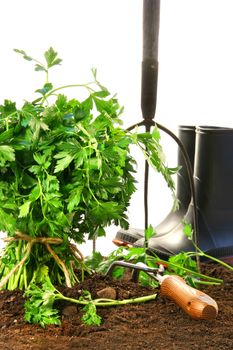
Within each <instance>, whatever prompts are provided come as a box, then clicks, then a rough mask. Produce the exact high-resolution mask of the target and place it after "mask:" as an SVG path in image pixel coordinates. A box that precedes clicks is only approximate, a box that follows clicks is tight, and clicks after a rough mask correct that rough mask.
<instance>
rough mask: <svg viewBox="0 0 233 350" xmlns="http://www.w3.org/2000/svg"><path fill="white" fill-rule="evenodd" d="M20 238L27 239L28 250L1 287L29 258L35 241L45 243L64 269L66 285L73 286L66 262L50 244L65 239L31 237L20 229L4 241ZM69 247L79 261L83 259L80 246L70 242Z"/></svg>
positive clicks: (0, 284) (0, 286)
mask: <svg viewBox="0 0 233 350" xmlns="http://www.w3.org/2000/svg"><path fill="white" fill-rule="evenodd" d="M18 240H23V241H27V246H26V250H25V251H26V252H25V254H24V256H23V258H22V259H21V260H20V261H19V262H18V263H17V264H16V265H15V266H14V267H13V269H12V270H11V271H10V272H9V273H8V274H7V275H6V276H5V277H4V278H3V279H2V280H1V282H0V289H1V288H2V287H3V286H4V285H5V284H6V283H7V281H8V280H9V279H10V277H11V276H12V275H13V274H14V273H15V271H17V269H18V268H19V267H20V266H22V265H23V264H24V263H25V261H26V260H27V259H28V257H29V255H30V253H31V249H32V246H33V245H34V244H35V243H41V244H44V245H45V247H46V249H47V250H48V252H49V253H50V254H51V255H52V257H53V258H54V260H55V261H56V262H57V263H58V265H60V266H61V268H62V270H63V271H64V275H65V281H66V286H67V287H69V288H71V287H72V285H71V281H70V276H69V272H68V270H67V267H66V265H65V264H64V262H63V261H62V260H61V259H60V258H59V256H58V255H57V254H56V253H55V252H54V250H53V249H52V248H51V247H50V244H62V242H63V240H62V239H61V238H53V237H36V238H33V237H30V236H29V235H27V234H25V233H22V232H20V231H17V232H16V233H15V236H14V237H7V238H5V239H4V242H8V243H9V242H13V241H18ZM68 245H69V249H70V251H71V253H72V255H73V256H74V257H75V258H76V259H77V260H78V261H83V260H84V257H83V255H82V253H81V252H80V251H79V250H78V248H77V247H76V246H75V245H74V244H72V243H69V244H68Z"/></svg>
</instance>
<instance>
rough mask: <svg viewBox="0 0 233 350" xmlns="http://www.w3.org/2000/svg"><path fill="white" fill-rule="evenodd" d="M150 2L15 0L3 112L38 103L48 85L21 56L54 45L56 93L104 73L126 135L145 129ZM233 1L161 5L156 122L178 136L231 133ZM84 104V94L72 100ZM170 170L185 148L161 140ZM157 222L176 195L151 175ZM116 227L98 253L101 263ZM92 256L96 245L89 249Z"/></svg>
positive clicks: (7, 36) (4, 43)
mask: <svg viewBox="0 0 233 350" xmlns="http://www.w3.org/2000/svg"><path fill="white" fill-rule="evenodd" d="M142 3H143V1H142V0H40V1H37V0H20V1H18V0H7V1H1V3H0V13H1V21H0V33H1V45H0V103H2V101H3V100H4V99H6V98H7V99H12V100H14V101H16V102H17V104H18V106H19V107H20V104H22V102H23V100H24V99H31V98H34V97H35V96H36V95H35V94H34V90H35V89H37V88H40V87H41V86H42V84H43V83H44V80H43V74H42V73H38V72H34V71H33V66H32V64H31V63H30V62H26V61H24V60H22V59H21V57H19V56H18V55H17V54H16V53H14V52H13V48H18V49H23V50H25V51H26V52H27V53H28V54H29V55H32V56H34V57H36V58H38V59H41V58H42V55H43V52H44V51H45V50H47V49H48V48H49V47H50V46H52V47H53V48H54V49H55V50H56V51H58V53H59V57H61V58H62V59H63V63H62V66H61V67H59V68H54V70H53V72H52V74H51V81H52V82H53V83H54V85H62V84H71V83H82V82H88V81H89V80H90V79H91V73H90V70H91V68H92V67H96V68H97V70H98V77H99V80H100V81H101V82H102V83H103V84H104V85H106V86H107V87H108V89H109V90H110V91H111V92H112V93H117V95H118V98H119V101H120V104H121V105H123V106H124V107H125V112H124V125H125V127H127V126H129V125H131V124H133V123H135V122H137V121H140V120H141V110H140V93H141V91H140V79H141V58H142ZM232 18H233V1H232V0H161V15H160V36H159V84H158V102H157V111H156V118H155V120H156V121H158V122H159V123H161V124H163V125H164V126H166V127H168V128H169V129H171V130H172V131H173V132H176V131H177V127H178V125H179V124H187V125H198V124H199V125H219V126H231V127H232V126H233V121H232V115H233V98H232V96H233V20H232ZM72 94H74V95H75V96H78V95H77V94H79V91H72ZM162 143H163V145H164V150H165V154H166V156H167V162H168V165H170V166H173V165H176V157H177V148H176V145H175V144H174V142H173V141H172V140H171V139H169V138H168V137H167V136H165V135H162ZM136 156H137V157H138V164H139V167H138V180H139V184H138V192H137V194H136V195H135V196H134V197H133V200H132V203H131V206H130V208H129V218H130V224H131V226H132V227H141V228H143V224H144V216H143V191H142V180H143V161H142V159H141V158H140V156H139V155H136ZM150 191H151V195H150V218H149V220H150V223H151V224H152V225H156V224H158V223H159V222H160V221H161V220H162V219H163V217H165V216H166V214H167V213H168V211H169V210H170V208H171V205H172V202H171V196H170V193H169V191H168V189H167V187H166V185H165V184H164V181H163V180H162V179H161V178H160V176H159V175H158V174H156V173H154V172H153V171H151V187H150ZM116 231H117V228H116V227H111V228H109V234H108V236H107V237H106V238H105V239H100V240H99V241H98V243H97V248H98V250H100V251H101V252H102V253H103V254H105V253H108V252H109V251H111V250H113V249H114V248H115V247H114V246H113V244H112V243H111V241H112V237H114V235H115V232H116ZM82 248H83V250H84V252H85V253H87V254H88V252H89V251H90V244H89V243H88V244H87V245H86V246H84V247H82Z"/></svg>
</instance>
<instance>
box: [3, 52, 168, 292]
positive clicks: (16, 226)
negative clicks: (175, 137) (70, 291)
mask: <svg viewBox="0 0 233 350" xmlns="http://www.w3.org/2000/svg"><path fill="white" fill-rule="evenodd" d="M15 51H16V53H18V54H19V55H21V56H22V57H23V58H24V59H25V60H26V61H31V62H33V63H34V64H35V70H36V71H42V72H44V73H45V76H46V79H45V84H44V85H43V86H42V87H41V88H39V89H37V90H36V93H39V95H40V97H39V98H38V99H36V100H34V101H26V102H24V103H23V105H22V106H21V107H20V108H19V107H17V106H16V103H15V102H13V101H9V100H5V101H4V102H3V104H2V105H0V175H1V176H0V230H1V231H5V232H7V234H8V236H11V237H15V235H16V232H18V231H19V232H22V233H23V234H25V235H27V237H29V238H25V239H26V241H27V242H28V241H30V239H32V238H33V239H36V238H40V237H43V238H50V237H52V238H56V239H57V238H58V239H61V240H62V243H60V244H56V245H55V244H53V245H52V246H51V247H48V245H46V243H43V242H42V243H41V244H38V243H36V244H35V245H33V249H32V254H30V256H29V258H28V260H27V264H26V272H25V277H24V281H25V283H24V286H25V288H26V286H27V285H28V284H29V283H30V278H31V276H32V275H33V271H34V270H36V269H37V268H38V267H39V266H41V265H43V264H46V265H47V266H48V267H49V271H50V273H51V275H50V277H51V280H52V283H64V276H63V277H62V271H61V270H63V272H64V273H65V271H64V266H65V267H66V269H67V275H69V276H68V277H70V279H71V284H72V283H74V281H75V278H73V277H74V273H73V268H72V265H71V260H73V259H74V256H73V255H72V253H71V251H70V249H69V243H70V241H71V240H73V241H74V243H77V244H78V243H82V242H84V237H85V235H86V234H87V235H88V238H89V239H92V238H93V237H95V238H96V237H98V236H103V235H105V228H106V227H107V226H108V225H111V224H116V225H119V226H121V227H123V228H126V229H127V228H128V226H129V223H128V218H127V209H128V206H129V203H130V199H131V197H132V194H133V193H134V192H135V190H136V186H135V182H136V180H135V176H134V173H135V171H136V161H135V159H134V158H133V157H132V155H131V152H130V150H131V145H134V144H136V145H137V146H139V149H140V150H142V152H143V154H144V155H145V158H146V159H147V160H148V162H149V163H150V164H151V165H152V166H153V167H154V168H155V169H156V170H158V171H159V172H161V174H162V175H163V176H164V178H165V180H166V182H167V184H168V186H169V187H170V188H171V190H172V191H173V192H174V183H173V180H172V175H173V173H174V170H172V169H169V168H168V167H167V166H166V165H165V162H164V156H163V152H162V148H161V146H160V143H159V141H160V135H159V131H158V129H157V128H156V127H155V128H154V130H153V131H152V132H151V133H149V132H148V133H139V132H138V131H134V132H129V131H126V130H124V129H123V128H122V127H121V124H122V120H121V114H122V112H123V108H122V107H121V106H120V105H119V103H118V100H117V98H116V96H111V95H110V93H109V91H108V90H107V88H106V87H104V86H103V85H102V84H101V83H100V82H99V81H98V80H97V71H96V69H93V70H92V73H93V78H94V80H93V82H91V83H89V84H86V85H85V84H84V85H80V84H77V85H72V86H70V85H67V86H62V87H57V88H54V87H53V84H52V83H51V82H50V80H49V71H50V69H51V68H52V67H55V66H58V65H60V63H61V59H60V58H59V57H58V54H57V52H56V51H55V50H54V49H53V48H49V49H48V50H47V51H46V52H45V53H44V62H40V61H38V60H37V59H35V58H33V57H32V56H30V55H28V54H27V53H26V52H25V51H24V50H18V49H15ZM69 87H78V88H80V87H82V88H84V89H86V92H87V96H86V97H85V99H84V100H80V99H78V98H77V97H75V98H72V99H68V97H67V96H66V95H64V94H62V93H61V92H62V90H64V89H66V88H69ZM24 246H25V247H26V244H25V245H23V246H21V248H20V250H19V251H20V254H18V255H19V256H21V258H22V257H23V256H24V249H26V248H25V247H24ZM14 249H15V251H17V249H18V247H17V246H16V245H15V246H14V245H12V251H13V250H14ZM51 249H52V250H53V254H50V253H51ZM52 255H53V256H52ZM59 259H60V260H59ZM2 261H4V258H3V260H2ZM59 261H62V262H63V263H64V265H62V264H61V263H59ZM18 262H19V259H18V260H16V264H17V263H18ZM75 264H76V265H77V264H78V261H77V259H75ZM29 270H30V273H29ZM6 271H7V269H4V268H2V269H1V272H0V278H3V277H4V276H5V275H6ZM19 271H20V270H19ZM72 276H73V277H72ZM68 279H69V278H68ZM66 280H67V278H66ZM12 285H14V286H16V287H17V285H16V284H15V283H12ZM6 286H7V285H6ZM21 288H23V284H21Z"/></svg>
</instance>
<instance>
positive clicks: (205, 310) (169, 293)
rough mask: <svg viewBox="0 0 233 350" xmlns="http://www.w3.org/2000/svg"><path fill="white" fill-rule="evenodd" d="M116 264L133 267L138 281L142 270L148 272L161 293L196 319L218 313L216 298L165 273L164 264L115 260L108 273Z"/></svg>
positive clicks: (177, 277)
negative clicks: (150, 264)
mask: <svg viewBox="0 0 233 350" xmlns="http://www.w3.org/2000/svg"><path fill="white" fill-rule="evenodd" d="M116 266H121V267H124V268H129V269H132V270H133V271H132V280H133V281H135V282H137V281H138V277H139V274H140V272H141V271H143V272H145V273H147V274H148V275H149V276H150V277H151V278H153V279H155V280H156V281H158V282H159V284H160V295H161V296H163V297H166V298H169V299H171V300H173V301H174V302H175V303H176V304H177V305H178V306H179V307H180V308H181V309H183V310H184V311H185V312H186V313H187V314H188V315H189V316H190V317H191V318H193V319H196V320H213V319H215V318H216V317H217V314H218V305H217V303H216V301H215V300H214V299H212V298H211V297H210V296H209V295H207V294H205V293H203V292H202V291H200V290H198V289H195V288H193V287H191V286H189V285H187V284H186V282H185V281H184V279H183V278H181V277H180V276H177V275H166V274H163V272H164V266H163V265H159V267H158V268H152V267H149V266H147V265H146V264H144V263H141V262H139V263H137V264H132V263H129V262H125V261H114V262H113V263H112V264H111V265H110V267H109V269H108V271H107V273H106V275H111V273H112V271H113V269H114V268H115V267H116Z"/></svg>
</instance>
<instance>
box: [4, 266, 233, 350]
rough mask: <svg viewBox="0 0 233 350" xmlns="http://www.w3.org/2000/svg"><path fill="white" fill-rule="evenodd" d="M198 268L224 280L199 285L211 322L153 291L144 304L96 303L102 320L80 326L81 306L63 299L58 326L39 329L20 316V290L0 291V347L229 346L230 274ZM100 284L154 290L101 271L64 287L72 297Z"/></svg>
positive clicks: (232, 317) (160, 349)
mask: <svg viewBox="0 0 233 350" xmlns="http://www.w3.org/2000/svg"><path fill="white" fill-rule="evenodd" d="M202 272H204V273H206V274H208V275H212V276H214V277H219V278H222V279H223V280H224V284H223V285H221V286H217V287H216V286H208V287H204V288H203V287H202V290H203V291H204V292H206V293H207V294H209V295H210V296H211V297H212V298H214V299H215V300H216V302H217V303H218V307H219V314H218V316H217V318H216V320H214V321H201V320H198V321H197V320H193V319H191V318H190V317H189V316H188V315H186V314H185V313H184V312H183V311H182V310H180V309H179V308H178V307H177V306H176V305H175V304H174V303H173V302H171V301H169V300H166V299H163V298H162V297H161V296H158V298H157V300H155V301H150V302H148V303H145V304H134V305H127V306H120V307H111V308H99V309H98V314H99V315H100V316H101V317H102V318H103V323H102V324H101V326H98V327H97V326H96V327H93V326H86V325H84V324H83V323H82V322H81V320H80V318H81V315H82V312H81V309H79V308H77V307H76V306H74V305H65V304H64V305H61V306H60V309H61V320H62V325H61V326H49V327H46V328H45V329H43V328H41V327H40V326H36V325H31V324H27V323H26V322H25V321H24V309H23V303H24V299H23V296H22V292H21V291H12V292H10V291H1V292H0V330H1V331H0V349H2V350H12V349H14V350H28V349H33V350H50V349H51V350H52V349H56V350H68V349H69V350H72V349H75V350H76V349H98V350H99V349H106V350H113V349H117V350H118V349H120V350H121V349H124V350H128V349H134V350H137V349H140V350H143V349H150V350H151V349H156V350H164V349H168V350H174V349H177V350H182V349H192V350H193V349H201V350H207V349H208V350H215V349H216V350H217V349H218V350H221V349H228V350H230V349H233V278H232V277H233V273H232V272H230V271H229V270H227V269H225V268H223V267H221V266H216V265H212V264H209V265H205V266H203V267H202ZM106 287H113V288H114V289H115V291H116V293H117V298H119V299H122V298H129V297H136V296H142V295H147V294H151V293H152V292H153V293H155V290H151V289H146V288H142V287H140V286H139V285H138V284H136V283H133V282H127V281H112V280H105V279H104V278H103V277H101V276H94V277H93V278H92V279H87V280H86V281H85V284H82V285H77V286H76V287H75V288H72V289H70V290H69V293H68V291H67V290H66V291H64V292H66V294H67V293H68V294H69V295H70V296H71V295H72V296H75V295H76V296H77V295H79V293H80V289H82V288H84V289H89V290H90V292H91V293H92V295H93V297H96V293H97V292H98V291H99V290H102V289H103V288H106Z"/></svg>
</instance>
